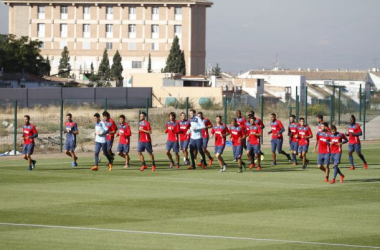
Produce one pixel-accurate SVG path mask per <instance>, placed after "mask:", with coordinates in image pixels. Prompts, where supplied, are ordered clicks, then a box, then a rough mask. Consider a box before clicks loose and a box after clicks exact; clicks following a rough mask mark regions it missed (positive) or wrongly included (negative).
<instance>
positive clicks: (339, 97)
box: [338, 88, 342, 126]
mask: <svg viewBox="0 0 380 250" xmlns="http://www.w3.org/2000/svg"><path fill="white" fill-rule="evenodd" d="M341 99H342V88H339V95H338V125H339V126H340V112H341V111H340V109H341V107H340V102H341Z"/></svg>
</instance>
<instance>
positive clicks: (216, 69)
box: [211, 63, 221, 77]
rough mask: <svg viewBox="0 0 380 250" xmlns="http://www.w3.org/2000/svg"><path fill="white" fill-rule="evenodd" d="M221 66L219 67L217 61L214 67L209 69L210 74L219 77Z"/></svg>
mask: <svg viewBox="0 0 380 250" xmlns="http://www.w3.org/2000/svg"><path fill="white" fill-rule="evenodd" d="M220 73H221V68H220V67H219V64H218V63H217V64H216V66H215V67H212V69H211V75H213V76H216V77H220Z"/></svg>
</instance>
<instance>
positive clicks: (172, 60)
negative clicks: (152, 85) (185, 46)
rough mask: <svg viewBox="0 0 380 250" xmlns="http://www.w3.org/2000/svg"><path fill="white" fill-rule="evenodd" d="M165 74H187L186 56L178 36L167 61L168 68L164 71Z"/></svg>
mask: <svg viewBox="0 0 380 250" xmlns="http://www.w3.org/2000/svg"><path fill="white" fill-rule="evenodd" d="M164 72H165V73H182V74H183V73H185V74H186V63H185V55H184V52H183V51H181V48H180V46H179V39H178V37H177V36H176V37H175V38H174V40H173V44H172V47H171V49H170V53H169V56H168V58H167V59H166V67H165V69H164Z"/></svg>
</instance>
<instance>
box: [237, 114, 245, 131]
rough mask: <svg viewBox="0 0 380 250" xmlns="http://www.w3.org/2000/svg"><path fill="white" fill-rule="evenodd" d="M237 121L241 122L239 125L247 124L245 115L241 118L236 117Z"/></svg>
mask: <svg viewBox="0 0 380 250" xmlns="http://www.w3.org/2000/svg"><path fill="white" fill-rule="evenodd" d="M236 121H237V124H239V126H240V127H243V128H244V126H245V123H246V122H247V121H246V120H245V118H244V117H243V116H242V117H240V118H237V117H236Z"/></svg>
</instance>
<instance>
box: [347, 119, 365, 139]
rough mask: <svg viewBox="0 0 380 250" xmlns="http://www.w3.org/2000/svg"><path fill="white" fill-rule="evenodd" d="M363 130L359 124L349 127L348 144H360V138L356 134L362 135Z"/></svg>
mask: <svg viewBox="0 0 380 250" xmlns="http://www.w3.org/2000/svg"><path fill="white" fill-rule="evenodd" d="M361 133H362V129H361V128H360V125H359V124H358V123H355V124H350V125H348V143H349V144H358V143H360V139H359V136H360V135H354V134H361Z"/></svg>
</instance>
